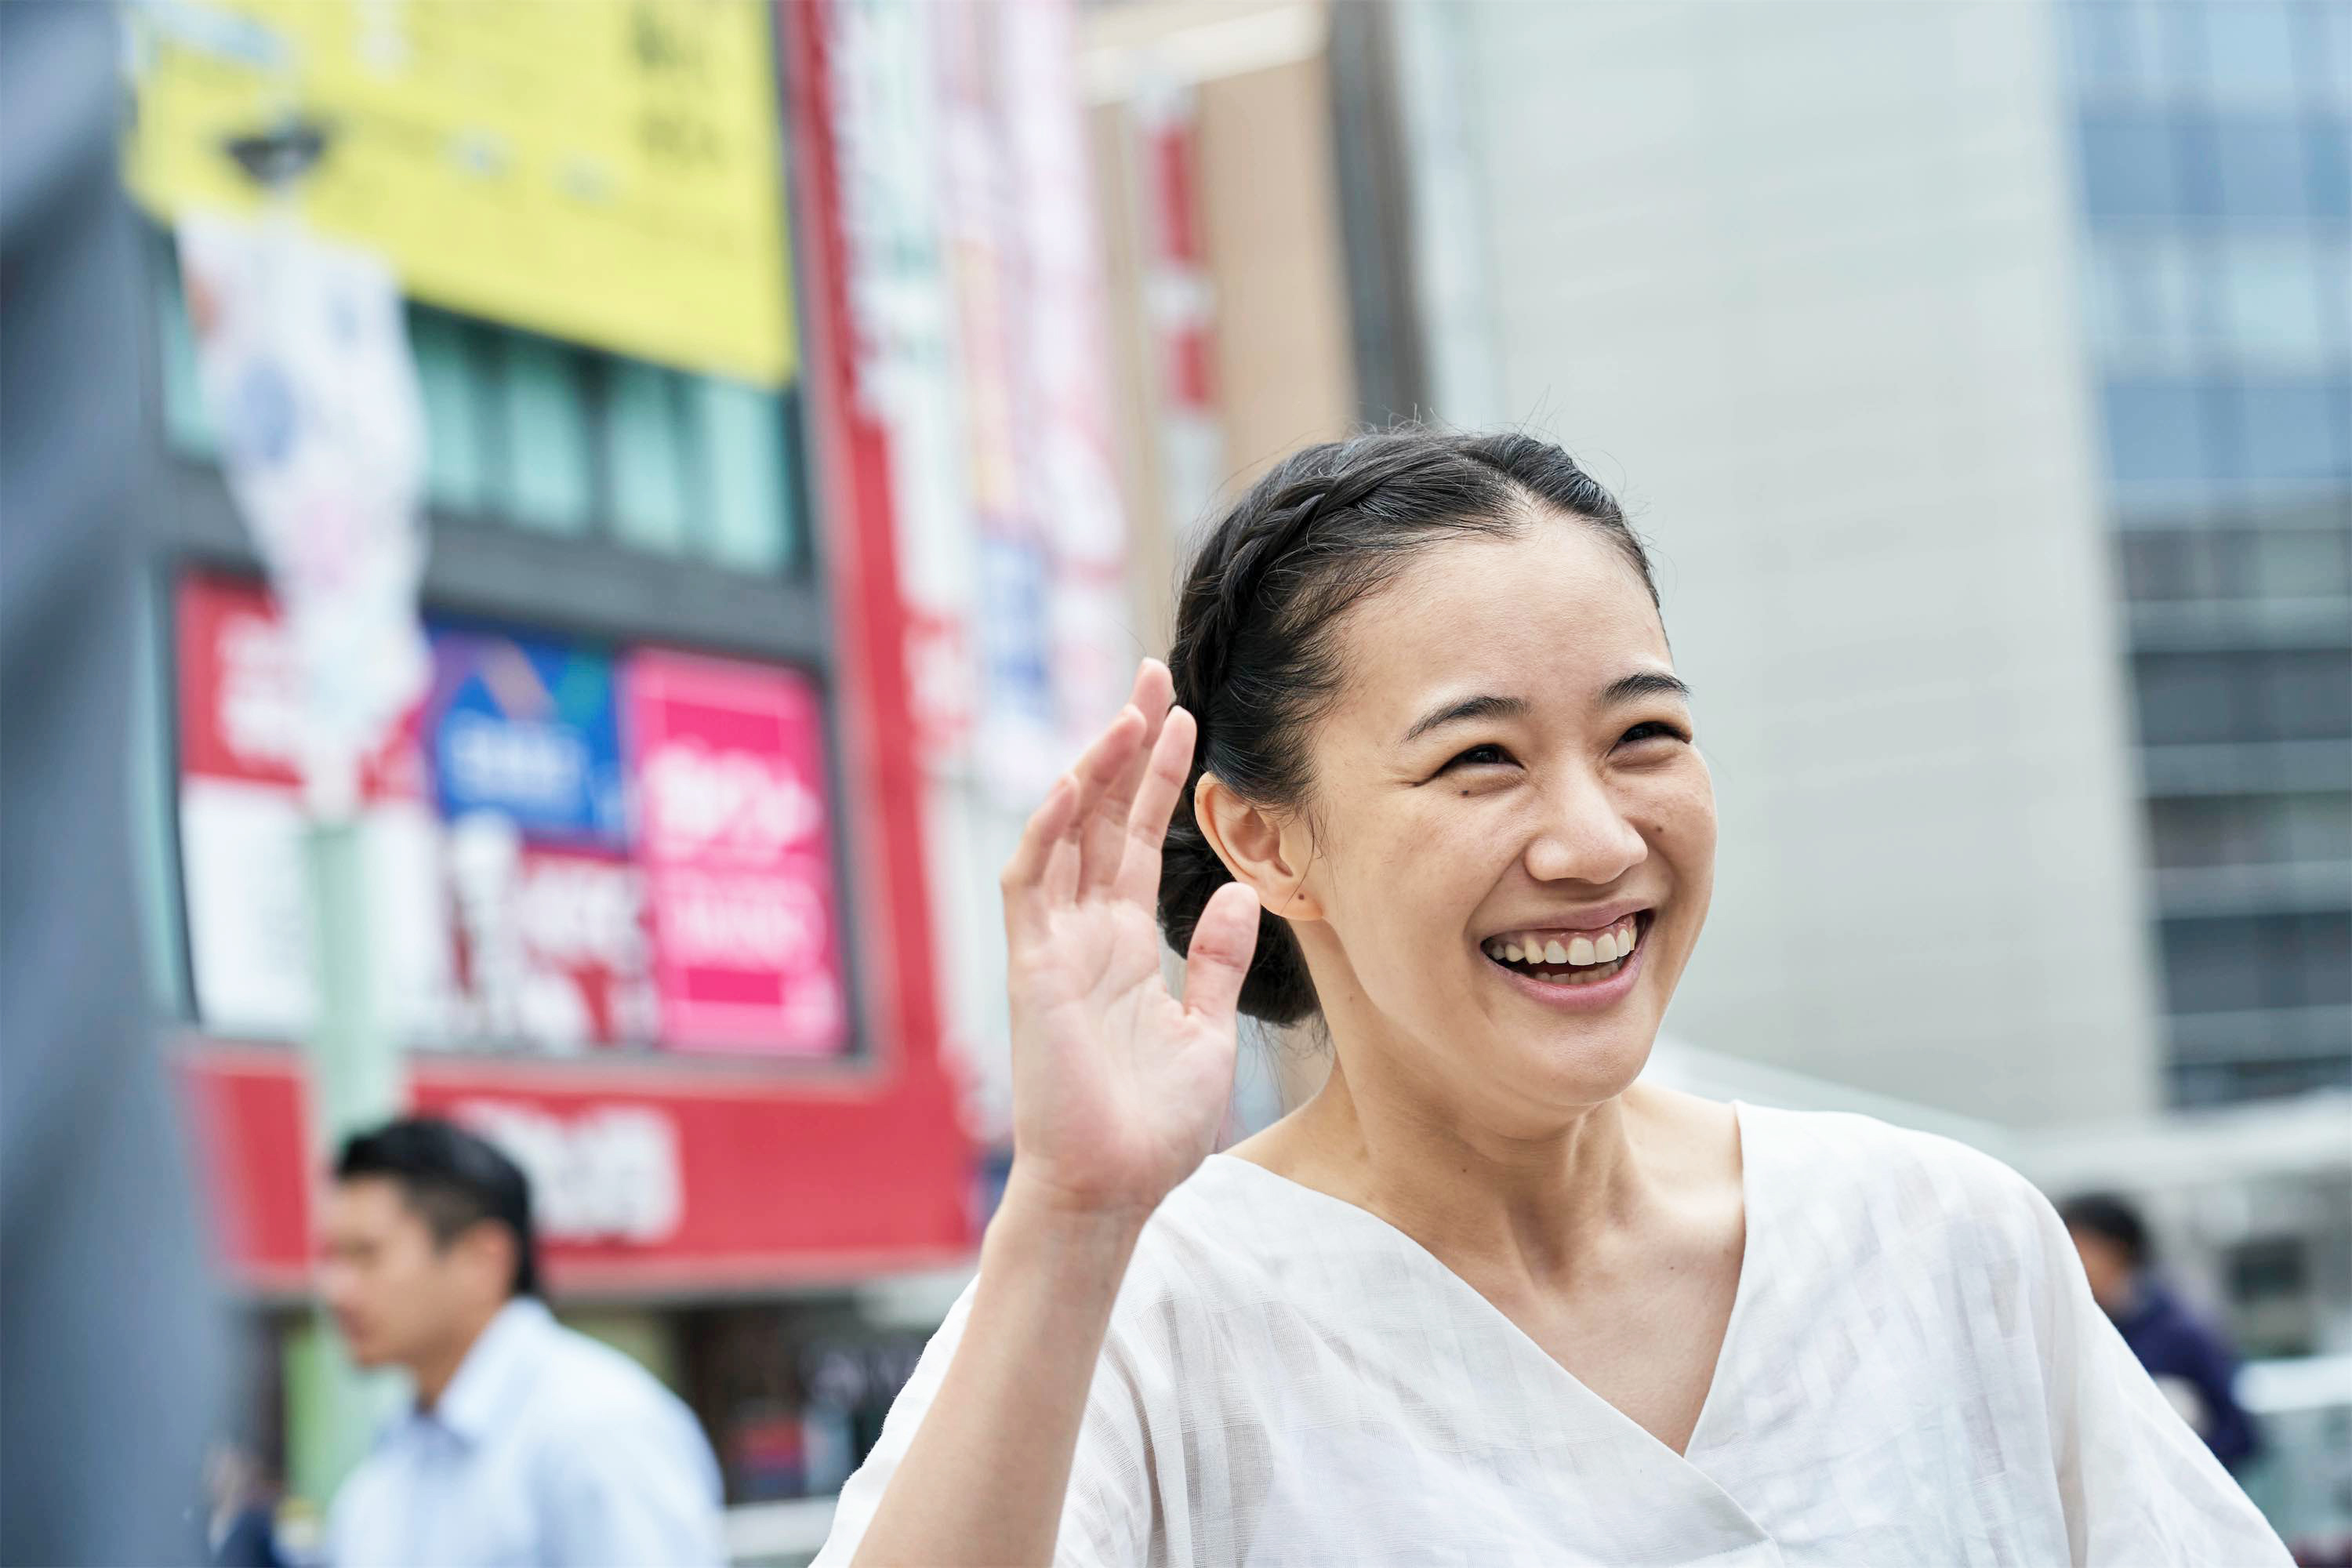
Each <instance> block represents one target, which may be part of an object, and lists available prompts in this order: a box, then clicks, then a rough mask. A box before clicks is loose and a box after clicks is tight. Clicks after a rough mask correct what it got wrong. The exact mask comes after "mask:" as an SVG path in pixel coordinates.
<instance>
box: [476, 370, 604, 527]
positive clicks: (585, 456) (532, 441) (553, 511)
mask: <svg viewBox="0 0 2352 1568" xmlns="http://www.w3.org/2000/svg"><path fill="white" fill-rule="evenodd" d="M499 349H500V353H499V362H500V363H499V382H500V392H501V394H502V401H503V403H504V405H505V413H506V430H507V446H506V463H505V472H504V474H503V475H502V476H500V477H501V478H502V479H503V480H504V488H503V492H502V493H501V494H500V496H499V500H500V502H501V505H500V508H499V510H503V511H505V512H506V513H507V514H508V515H509V516H510V517H512V518H513V519H514V521H517V522H520V523H521V524H523V525H524V526H525V527H529V528H543V529H547V530H549V531H553V532H559V533H583V532H585V531H587V528H588V519H589V514H590V512H591V510H593V506H594V504H595V480H594V475H593V471H592V469H591V466H590V465H591V456H590V447H589V440H588V406H587V399H586V398H585V397H584V396H583V394H582V389H581V385H580V363H579V360H580V356H579V354H578V353H576V352H575V351H573V350H571V349H567V348H564V347H562V345H560V344H556V343H551V342H547V341H545V340H544V339H541V338H533V337H526V336H524V335H522V334H520V333H502V334H500V341H499Z"/></svg>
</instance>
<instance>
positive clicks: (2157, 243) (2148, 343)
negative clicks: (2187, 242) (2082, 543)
mask: <svg viewBox="0 0 2352 1568" xmlns="http://www.w3.org/2000/svg"><path fill="white" fill-rule="evenodd" d="M2091 251H2092V256H2093V258H2094V259H2093V271H2092V284H2091V300H2090V310H2091V323H2092V327H2091V330H2092V334H2093V342H2094V345H2095V348H2096V350H2097V352H2098V354H2099V358H2100V360H2101V361H2102V362H2103V363H2108V364H2114V365H2118V366H2125V367H2129V368H2132V369H2136V370H2159V371H2162V370H2184V369H2186V368H2188V367H2189V363H2191V361H2192V359H2193V345H2194V343H2195V342H2196V339H2197V333H2196V330H2195V318H2194V314H2193V309H2192V306H2193V292H2192V282H2193V280H2192V278H2191V275H2190V268H2189V254H2188V251H2187V248H2186V247H2185V246H2184V245H2183V243H2182V241H2181V240H2180V238H2179V237H2178V236H2176V235H2124V234H2105V235H2100V236H2098V237H2095V239H2094V240H2093V241H2092V246H2091Z"/></svg>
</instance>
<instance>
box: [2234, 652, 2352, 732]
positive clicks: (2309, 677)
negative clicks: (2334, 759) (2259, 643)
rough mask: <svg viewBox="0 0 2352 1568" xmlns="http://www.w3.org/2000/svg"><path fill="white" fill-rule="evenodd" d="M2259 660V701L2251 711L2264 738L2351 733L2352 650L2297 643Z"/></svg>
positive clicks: (2256, 669)
mask: <svg viewBox="0 0 2352 1568" xmlns="http://www.w3.org/2000/svg"><path fill="white" fill-rule="evenodd" d="M2248 657H2250V658H2252V659H2254V660H2256V661H2257V663H2256V664H2255V667H2254V675H2255V680H2254V690H2255V695H2256V704H2255V708H2254V711H2253V712H2252V714H2251V715H2249V717H2250V718H2251V719H2252V721H2253V723H2254V724H2255V725H2257V726H2258V727H2259V731H2260V734H2259V737H2258V738H2260V739H2264V740H2281V741H2313V740H2336V739H2352V651H2347V650H2346V649H2343V648H2292V649H2278V650H2273V651H2271V652H2267V653H2260V654H2253V655H2251V656H2248Z"/></svg>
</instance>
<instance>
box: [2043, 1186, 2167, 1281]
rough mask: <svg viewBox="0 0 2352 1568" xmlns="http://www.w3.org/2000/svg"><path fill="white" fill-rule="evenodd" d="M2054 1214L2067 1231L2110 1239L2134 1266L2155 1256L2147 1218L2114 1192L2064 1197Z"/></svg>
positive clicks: (2144, 1263) (2140, 1266)
mask: <svg viewBox="0 0 2352 1568" xmlns="http://www.w3.org/2000/svg"><path fill="white" fill-rule="evenodd" d="M2058 1217H2059V1218H2060V1219H2063V1220H2064V1221H2065V1222H2066V1228H2067V1229H2068V1230H2081V1231H2088V1232H2089V1233H2090V1234H2091V1235H2093V1236H2095V1237H2103V1238H2104V1239H2105V1240H2108V1241H2112V1242H2114V1243H2115V1244H2116V1246H2117V1247H2120V1248H2122V1249H2123V1255H2124V1258H2125V1259H2126V1261H2128V1262H2129V1263H2130V1264H2131V1266H2132V1267H2133V1268H2142V1267H2144V1266H2146V1265H2147V1263H2149V1262H2151V1261H2152V1260H2153V1259H2154V1258H2155V1256H2156V1247H2155V1245H2154V1244H2153V1243H2152V1242H2150V1241H2149V1239H2148V1235H2147V1221H2146V1220H2145V1219H2142V1218H2141V1217H2140V1212H2139V1210H2138V1209H2137V1207H2135V1206H2134V1205H2132V1204H2131V1202H2130V1201H2129V1200H2127V1199H2125V1198H2122V1197H2118V1196H2116V1194H2114V1193H2084V1194H2082V1195H2081V1196H2080V1197H2073V1198H2068V1199H2067V1200H2066V1201H2065V1202H2064V1203H2063V1204H2060V1205H2058Z"/></svg>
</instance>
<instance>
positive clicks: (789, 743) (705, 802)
mask: <svg viewBox="0 0 2352 1568" xmlns="http://www.w3.org/2000/svg"><path fill="white" fill-rule="evenodd" d="M622 706H623V713H624V723H625V731H626V735H627V740H628V747H629V752H630V757H631V762H632V764H633V768H634V772H635V779H636V787H637V798H638V805H639V812H640V816H639V829H640V842H639V849H638V858H639V860H640V862H641V863H642V865H643V866H644V868H645V872H646V891H647V895H648V898H649V900H650V903H651V906H652V923H653V934H654V943H655V954H656V960H655V979H656V985H657V987H658V989H659V994H660V1007H661V1018H662V1035H663V1037H664V1039H665V1041H666V1042H667V1044H668V1045H669V1046H670V1047H672V1048H673V1049H677V1050H689V1051H690V1050H702V1051H714V1052H727V1053H731V1054H753V1055H760V1054H765V1055H780V1056H820V1055H830V1054H832V1053H835V1052H837V1051H839V1050H840V1049H842V1048H843V1047H844V1046H845V1044H846V1042H847V1038H848V1018H847V1006H846V999H845V989H844V986H843V984H842V973H841V945H840V936H839V929H838V922H837V921H836V920H835V912H834V887H835V883H834V868H833V863H832V858H831V856H830V854H829V851H828V848H827V846H828V845H829V843H830V842H831V838H830V834H829V831H828V827H827V820H828V813H827V807H826V803H825V763H824V723H823V713H822V710H821V709H820V707H819V704H818V700H817V693H816V689H815V687H814V685H813V684H812V683H811V682H810V681H809V680H808V679H806V678H804V677H803V676H800V675H796V674H794V673H792V672H790V671H787V670H777V669H761V668H751V667H749V666H744V665H740V664H734V663H730V662H725V661H721V660H718V659H709V658H693V657H690V656H688V655H685V654H676V653H667V652H640V653H636V654H634V655H632V656H630V657H629V658H628V660H627V661H626V663H625V664H624V666H623V667H622Z"/></svg>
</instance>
